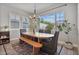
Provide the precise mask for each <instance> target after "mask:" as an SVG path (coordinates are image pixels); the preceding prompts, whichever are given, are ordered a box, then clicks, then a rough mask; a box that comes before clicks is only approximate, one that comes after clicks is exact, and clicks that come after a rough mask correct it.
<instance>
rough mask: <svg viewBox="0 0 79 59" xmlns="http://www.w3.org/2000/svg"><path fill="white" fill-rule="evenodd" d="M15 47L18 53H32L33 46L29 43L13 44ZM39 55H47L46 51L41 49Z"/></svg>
mask: <svg viewBox="0 0 79 59" xmlns="http://www.w3.org/2000/svg"><path fill="white" fill-rule="evenodd" d="M12 47H13V49H14V50H15V51H16V52H17V53H18V55H32V46H30V45H28V44H25V43H23V44H20V43H16V44H12ZM38 55H47V54H46V53H44V52H42V51H40V53H39V54H38Z"/></svg>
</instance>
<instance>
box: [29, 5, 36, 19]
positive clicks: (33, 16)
mask: <svg viewBox="0 0 79 59" xmlns="http://www.w3.org/2000/svg"><path fill="white" fill-rule="evenodd" d="M30 19H36V4H34V14H33V15H32V16H30Z"/></svg>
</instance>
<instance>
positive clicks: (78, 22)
mask: <svg viewBox="0 0 79 59" xmlns="http://www.w3.org/2000/svg"><path fill="white" fill-rule="evenodd" d="M77 25H78V26H77V27H78V54H79V4H78V20H77Z"/></svg>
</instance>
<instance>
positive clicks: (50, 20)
mask: <svg viewBox="0 0 79 59" xmlns="http://www.w3.org/2000/svg"><path fill="white" fill-rule="evenodd" d="M63 22H64V12H58V13H53V14H49V15H46V16H40V30H41V32H47V33H51V30H52V29H54V28H55V24H61V23H63Z"/></svg>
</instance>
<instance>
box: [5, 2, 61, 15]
mask: <svg viewBox="0 0 79 59" xmlns="http://www.w3.org/2000/svg"><path fill="white" fill-rule="evenodd" d="M60 4H61V3H36V11H37V14H40V13H41V12H43V11H44V10H47V9H50V8H53V7H55V6H58V5H60ZM6 5H8V6H11V7H14V8H18V9H21V10H24V11H26V12H28V13H29V14H33V13H34V5H35V3H6Z"/></svg>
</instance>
